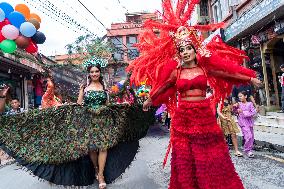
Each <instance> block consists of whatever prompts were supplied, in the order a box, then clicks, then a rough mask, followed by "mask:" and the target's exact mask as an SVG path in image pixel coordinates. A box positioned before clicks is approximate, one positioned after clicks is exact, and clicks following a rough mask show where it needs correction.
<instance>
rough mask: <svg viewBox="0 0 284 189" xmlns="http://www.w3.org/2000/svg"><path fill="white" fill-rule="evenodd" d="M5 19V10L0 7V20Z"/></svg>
mask: <svg viewBox="0 0 284 189" xmlns="http://www.w3.org/2000/svg"><path fill="white" fill-rule="evenodd" d="M3 20H5V12H4V11H3V10H2V9H1V8H0V22H2V21H3Z"/></svg>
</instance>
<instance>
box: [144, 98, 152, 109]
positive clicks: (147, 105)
mask: <svg viewBox="0 0 284 189" xmlns="http://www.w3.org/2000/svg"><path fill="white" fill-rule="evenodd" d="M151 106H152V99H151V98H150V97H149V98H148V99H147V100H146V101H145V102H144V103H143V111H145V112H147V111H148V110H149V108H150V107H151Z"/></svg>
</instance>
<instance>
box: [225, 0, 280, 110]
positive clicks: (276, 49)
mask: <svg viewBox="0 0 284 189" xmlns="http://www.w3.org/2000/svg"><path fill="white" fill-rule="evenodd" d="M283 28H284V1H283V0H262V1H260V2H259V3H258V4H256V5H255V6H254V7H252V8H251V9H250V10H249V11H247V12H246V13H245V14H243V15H242V16H241V17H240V18H238V19H237V20H236V21H235V22H233V23H232V24H231V25H230V26H228V27H227V28H226V29H225V32H224V35H225V41H227V42H228V43H230V44H232V45H234V46H236V47H238V48H240V49H242V50H245V51H247V53H248V56H249V58H250V61H249V62H247V66H248V67H250V68H252V69H254V70H255V71H256V72H257V73H258V77H259V78H260V79H261V80H263V83H264V88H259V89H258V90H257V91H256V98H257V101H258V104H260V105H265V106H267V107H268V108H279V103H280V90H279V89H280V85H279V82H278V78H277V76H278V74H280V69H279V66H280V65H281V64H283V63H284V57H283V54H284V43H283V37H284V35H283V31H284V29H283Z"/></svg>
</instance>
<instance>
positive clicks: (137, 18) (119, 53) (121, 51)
mask: <svg viewBox="0 0 284 189" xmlns="http://www.w3.org/2000/svg"><path fill="white" fill-rule="evenodd" d="M125 16H126V22H124V23H113V24H111V28H110V29H108V30H107V37H108V40H109V41H111V42H112V44H113V46H114V48H115V52H114V54H113V58H114V62H113V63H111V64H109V65H108V67H107V73H106V76H107V78H106V80H108V83H109V84H110V85H112V84H113V83H115V82H118V81H120V80H123V79H125V78H126V73H125V68H126V66H127V65H128V64H129V63H131V61H133V60H134V59H135V58H136V57H138V56H139V52H138V50H137V48H136V47H134V46H133V44H135V43H137V40H138V35H139V33H140V32H142V24H143V22H144V21H145V20H147V19H153V20H157V19H158V17H157V15H156V14H154V13H144V12H137V13H126V14H125Z"/></svg>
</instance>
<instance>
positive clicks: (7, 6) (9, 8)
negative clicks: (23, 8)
mask: <svg viewBox="0 0 284 189" xmlns="http://www.w3.org/2000/svg"><path fill="white" fill-rule="evenodd" d="M0 8H1V9H2V10H3V11H4V13H5V15H6V17H7V16H8V15H9V14H10V13H11V12H13V11H14V8H13V7H12V6H11V5H10V4H9V3H6V2H2V3H0Z"/></svg>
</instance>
